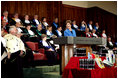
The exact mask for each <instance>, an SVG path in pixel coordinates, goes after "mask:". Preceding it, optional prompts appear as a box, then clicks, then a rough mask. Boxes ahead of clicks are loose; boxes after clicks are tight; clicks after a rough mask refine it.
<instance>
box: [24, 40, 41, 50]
mask: <svg viewBox="0 0 118 79" xmlns="http://www.w3.org/2000/svg"><path fill="white" fill-rule="evenodd" d="M26 44H27V45H28V46H29V48H31V49H32V50H33V51H36V50H38V49H39V48H38V43H37V42H26Z"/></svg>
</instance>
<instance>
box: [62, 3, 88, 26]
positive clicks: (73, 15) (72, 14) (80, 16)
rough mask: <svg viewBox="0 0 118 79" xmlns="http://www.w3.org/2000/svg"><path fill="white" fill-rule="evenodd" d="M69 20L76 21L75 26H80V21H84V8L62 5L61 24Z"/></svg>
mask: <svg viewBox="0 0 118 79" xmlns="http://www.w3.org/2000/svg"><path fill="white" fill-rule="evenodd" d="M69 19H70V20H76V22H77V25H80V23H81V21H82V20H85V21H86V8H81V7H75V6H70V5H62V10H61V22H62V23H63V22H65V21H66V20H69Z"/></svg>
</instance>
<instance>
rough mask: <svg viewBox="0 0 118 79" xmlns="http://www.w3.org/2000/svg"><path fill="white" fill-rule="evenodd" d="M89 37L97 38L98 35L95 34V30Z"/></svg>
mask: <svg viewBox="0 0 118 79" xmlns="http://www.w3.org/2000/svg"><path fill="white" fill-rule="evenodd" d="M91 36H92V37H95V38H98V35H97V34H96V30H95V29H93V31H92V34H91Z"/></svg>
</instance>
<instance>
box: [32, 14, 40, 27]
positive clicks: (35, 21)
mask: <svg viewBox="0 0 118 79" xmlns="http://www.w3.org/2000/svg"><path fill="white" fill-rule="evenodd" d="M32 22H33V25H34V26H36V27H37V26H38V25H39V24H40V23H41V22H40V21H39V20H38V15H34V19H33V21H32Z"/></svg>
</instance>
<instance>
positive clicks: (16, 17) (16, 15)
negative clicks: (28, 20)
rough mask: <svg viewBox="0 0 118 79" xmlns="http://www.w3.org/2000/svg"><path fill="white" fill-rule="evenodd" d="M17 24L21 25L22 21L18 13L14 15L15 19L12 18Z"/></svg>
mask: <svg viewBox="0 0 118 79" xmlns="http://www.w3.org/2000/svg"><path fill="white" fill-rule="evenodd" d="M12 19H13V20H14V21H15V22H19V23H21V20H20V19H19V15H18V13H15V14H14V18H12Z"/></svg>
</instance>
